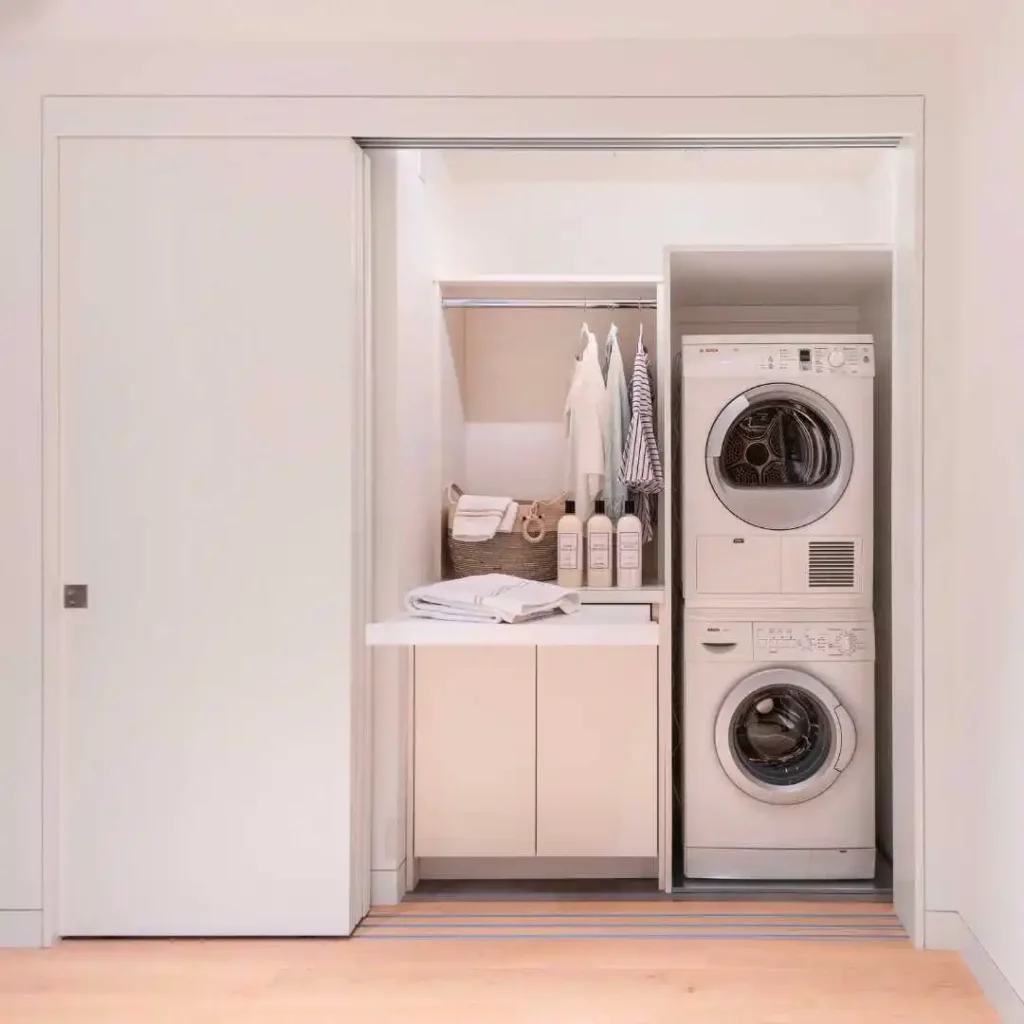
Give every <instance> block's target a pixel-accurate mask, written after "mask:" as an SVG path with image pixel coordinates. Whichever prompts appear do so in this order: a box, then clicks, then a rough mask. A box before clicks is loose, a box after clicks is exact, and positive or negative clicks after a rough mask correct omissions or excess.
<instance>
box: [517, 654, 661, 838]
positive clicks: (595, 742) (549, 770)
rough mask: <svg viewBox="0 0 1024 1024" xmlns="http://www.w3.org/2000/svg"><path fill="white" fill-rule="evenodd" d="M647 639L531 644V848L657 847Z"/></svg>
mask: <svg viewBox="0 0 1024 1024" xmlns="http://www.w3.org/2000/svg"><path fill="white" fill-rule="evenodd" d="M657 765H658V649H657V647H541V648H538V651H537V854H538V856H541V857H656V856H657V855H658V774H657Z"/></svg>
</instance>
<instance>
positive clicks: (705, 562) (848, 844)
mask: <svg viewBox="0 0 1024 1024" xmlns="http://www.w3.org/2000/svg"><path fill="white" fill-rule="evenodd" d="M874 370H875V359H874V346H873V343H872V338H871V337H870V336H862V335H845V336H836V335H822V336H817V335H816V336H810V335H787V336H782V335H774V336H765V335H758V336H732V335H726V336H689V337H684V338H683V403H682V408H683V423H682V425H683V450H682V463H683V495H682V506H683V511H682V520H683V523H682V526H683V529H682V535H683V559H682V561H683V576H684V580H683V593H684V597H685V607H684V614H683V622H684V637H683V684H682V692H683V716H682V717H683V853H684V856H683V860H684V873H685V875H686V877H687V878H693V879H748V880H832V879H868V878H871V877H873V876H874V873H875V792H874V789H875V750H874V730H875V710H874V703H875V689H874V688H875V671H874V669H875V666H874V658H875V644H874V622H873V616H872V561H873V559H872V546H873V472H874V468H873V445H874Z"/></svg>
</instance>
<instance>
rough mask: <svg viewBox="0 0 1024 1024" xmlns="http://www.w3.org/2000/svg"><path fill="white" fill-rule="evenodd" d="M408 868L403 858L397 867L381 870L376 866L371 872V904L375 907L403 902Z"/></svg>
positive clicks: (391, 905)
mask: <svg viewBox="0 0 1024 1024" xmlns="http://www.w3.org/2000/svg"><path fill="white" fill-rule="evenodd" d="M405 882H406V870H405V861H404V860H403V861H402V863H401V864H399V865H398V867H397V868H388V869H387V870H380V869H378V868H374V869H373V870H372V871H371V872H370V905H371V906H374V907H393V906H395V905H396V904H398V903H401V902H402V897H403V896H404V895H405V894H406V891H407V890H406V887H405Z"/></svg>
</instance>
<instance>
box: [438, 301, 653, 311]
mask: <svg viewBox="0 0 1024 1024" xmlns="http://www.w3.org/2000/svg"><path fill="white" fill-rule="evenodd" d="M441 305H442V306H443V307H444V308H445V309H657V308H658V303H657V300H655V299H442V300H441Z"/></svg>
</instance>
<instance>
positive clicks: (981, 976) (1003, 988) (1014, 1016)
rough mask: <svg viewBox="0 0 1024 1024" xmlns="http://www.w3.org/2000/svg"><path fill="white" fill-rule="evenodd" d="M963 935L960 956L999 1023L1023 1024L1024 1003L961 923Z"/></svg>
mask: <svg viewBox="0 0 1024 1024" xmlns="http://www.w3.org/2000/svg"><path fill="white" fill-rule="evenodd" d="M958 916H959V915H958ZM963 931H964V939H965V942H964V946H963V949H962V950H961V951H960V955H961V956H962V957H963V959H964V963H966V964H967V966H968V967H969V968H970V969H971V973H972V974H973V975H974V977H975V980H976V981H977V982H978V984H979V985H980V986H981V990H982V992H984V993H985V995H986V997H987V998H988V1001H989V1002H990V1003H991V1004H992V1005H993V1006H994V1007H995V1009H996V1013H998V1014H999V1016H1000V1017H1001V1018H1002V1019H1003V1024H1024V999H1022V998H1021V996H1020V993H1018V992H1017V990H1016V989H1015V988H1014V987H1013V986H1012V985H1011V984H1010V982H1009V980H1008V979H1007V977H1006V975H1005V974H1003V972H1002V971H1001V970H1000V969H999V966H998V965H997V964H996V962H995V961H994V960H993V959H992V957H990V956H989V955H988V951H987V950H986V949H985V947H984V946H983V945H982V944H981V943H980V942H979V941H978V937H977V936H976V935H975V934H974V932H972V931H971V929H970V927H969V926H968V925H967V923H966V922H963Z"/></svg>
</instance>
